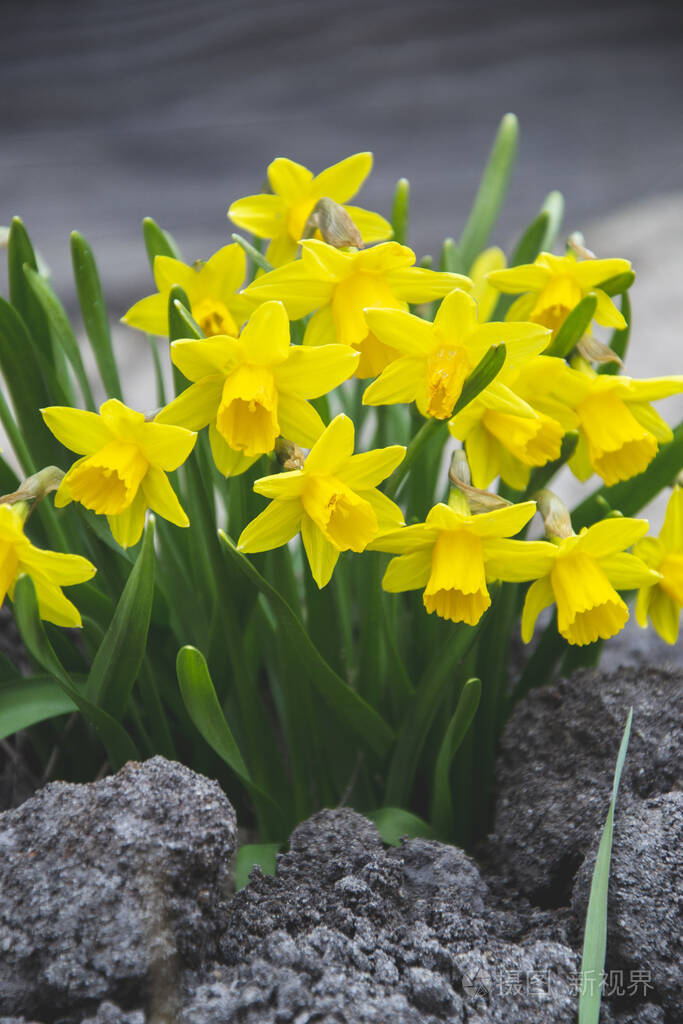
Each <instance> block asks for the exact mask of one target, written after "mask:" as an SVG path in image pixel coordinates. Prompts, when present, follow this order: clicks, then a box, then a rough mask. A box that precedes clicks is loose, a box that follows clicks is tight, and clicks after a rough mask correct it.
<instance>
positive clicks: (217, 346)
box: [171, 335, 244, 381]
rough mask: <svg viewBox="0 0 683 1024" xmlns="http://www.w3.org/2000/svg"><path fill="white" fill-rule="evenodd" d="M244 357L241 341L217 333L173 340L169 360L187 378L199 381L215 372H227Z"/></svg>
mask: <svg viewBox="0 0 683 1024" xmlns="http://www.w3.org/2000/svg"><path fill="white" fill-rule="evenodd" d="M243 359H244V347H243V345H242V343H241V341H239V340H237V339H236V338H231V337H229V336H228V335H218V336H216V337H213V338H206V339H205V340H202V341H189V340H188V341H174V342H172V343H171V360H172V362H173V364H174V365H175V366H177V367H178V369H179V370H180V372H181V373H182V375H183V376H184V377H187V379H188V380H192V381H199V380H202V378H204V377H209V376H211V375H212V374H215V373H222V374H228V373H230V372H231V371H232V370H234V369H235V367H236V366H238V365H239V364H240V363H241V362H242V361H243Z"/></svg>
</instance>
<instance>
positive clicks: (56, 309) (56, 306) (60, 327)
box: [24, 266, 95, 412]
mask: <svg viewBox="0 0 683 1024" xmlns="http://www.w3.org/2000/svg"><path fill="white" fill-rule="evenodd" d="M24 274H25V275H26V280H27V281H28V284H29V287H30V288H31V290H32V291H33V293H34V295H35V296H36V298H37V299H38V301H39V302H40V304H41V306H42V307H43V310H44V311H45V315H46V317H47V323H48V328H49V331H50V336H51V338H52V341H53V344H55V345H59V346H60V347H61V349H62V351H63V352H64V355H65V356H66V358H67V359H68V360H69V362H70V363H71V367H72V369H73V371H74V375H75V377H76V380H77V381H78V386H79V387H80V389H81V392H82V394H83V398H84V399H85V402H86V404H87V406H88V409H90V410H91V412H92V411H94V409H95V399H94V398H93V395H92V391H91V389H90V381H89V380H88V375H87V374H86V372H85V366H84V365H83V359H82V357H81V350H80V349H79V347H78V342H77V341H76V338H75V335H74V333H73V330H72V329H71V324H70V323H69V318H68V317H67V315H66V311H65V309H64V307H63V306H62V304H61V302H60V301H59V299H58V298H57V296H56V295H55V293H54V292H53V290H52V288H51V287H50V284H49V283H48V282H47V281H46V280H45V278H44V277H41V275H40V274H38V273H37V272H36V271H35V270H33V268H32V267H29V266H25V267H24Z"/></svg>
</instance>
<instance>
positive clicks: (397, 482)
mask: <svg viewBox="0 0 683 1024" xmlns="http://www.w3.org/2000/svg"><path fill="white" fill-rule="evenodd" d="M446 424H447V421H446V420H436V419H428V420H426V421H425V422H424V423H423V424H422V426H421V427H420V429H419V430H418V432H417V434H416V435H415V437H414V438H413V439H412V441H411V442H410V444H409V445H408V451H407V452H406V454H405V458H404V460H403V462H402V463H401V464H400V466H398V467H397V468H396V469H395V470H394V472H393V473H392V475H391V476H390V478H389V483H388V484H387V488H386V491H385V494H386V495H387V497H388V498H391V499H392V500H393V499H394V498H395V497H396V495H397V494H398V491H399V490H400V488H401V484H402V483H403V481H404V479H405V477H406V476H407V474H408V472H409V470H410V467H411V466H412V464H413V462H415V460H416V459H417V457H418V456H419V455H420V454H421V453H422V450H423V449H424V447H425V446H426V445H427V444H429V442H430V441H431V440H432V438H433V437H436V436H437V435H438V434H439V433H441V431H442V430H444V429H445V428H446Z"/></svg>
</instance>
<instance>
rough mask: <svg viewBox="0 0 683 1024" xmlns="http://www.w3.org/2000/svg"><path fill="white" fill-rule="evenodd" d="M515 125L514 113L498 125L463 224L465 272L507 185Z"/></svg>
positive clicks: (516, 131) (516, 132)
mask: <svg viewBox="0 0 683 1024" xmlns="http://www.w3.org/2000/svg"><path fill="white" fill-rule="evenodd" d="M518 139H519V123H518V121H517V118H516V117H515V115H514V114H506V115H505V117H504V118H503V119H502V121H501V122H500V127H499V128H498V133H497V135H496V138H495V141H494V143H493V148H492V149H491V154H490V156H489V159H488V163H487V165H486V169H485V171H484V174H483V176H482V179H481V183H480V185H479V190H478V192H477V195H476V198H475V200H474V205H473V207H472V212H471V213H470V216H469V218H468V220H467V223H466V224H465V227H464V229H463V232H462V235H461V237H460V243H459V245H458V249H459V250H460V256H461V259H462V264H463V267H464V268H465V273H467V271H468V270H469V268H470V267H471V266H472V264H473V263H474V260H475V259H476V257H477V256H478V255H479V253H480V252H481V251H482V249H483V248H484V246H485V245H486V242H487V239H488V237H489V234H490V233H491V230H492V228H493V226H494V224H495V222H496V220H497V219H498V213H499V211H500V208H501V206H502V203H503V199H504V198H505V194H506V192H507V190H508V185H509V184H510V177H511V175H512V170H513V167H514V164H515V157H516V155H517V142H518Z"/></svg>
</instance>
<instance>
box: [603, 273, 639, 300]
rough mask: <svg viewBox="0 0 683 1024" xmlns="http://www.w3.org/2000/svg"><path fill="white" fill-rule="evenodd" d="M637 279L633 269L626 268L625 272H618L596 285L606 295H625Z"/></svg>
mask: <svg viewBox="0 0 683 1024" xmlns="http://www.w3.org/2000/svg"><path fill="white" fill-rule="evenodd" d="M635 279H636V275H635V274H634V273H633V271H632V270H626V271H624V273H623V274H616V275H615V276H614V277H610V278H608V279H607V280H606V281H603V282H602V283H601V284H598V285H596V288H599V289H600V291H603V292H604V293H605V295H622V294H623V295H625V294H626V292H627V291H628V289H629V288H630V287H631V285H632V284H633V282H634V281H635Z"/></svg>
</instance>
